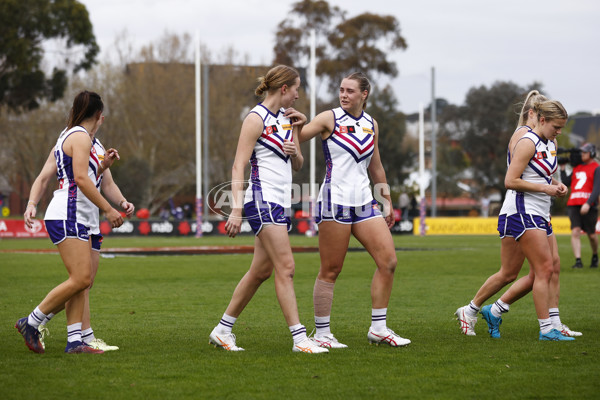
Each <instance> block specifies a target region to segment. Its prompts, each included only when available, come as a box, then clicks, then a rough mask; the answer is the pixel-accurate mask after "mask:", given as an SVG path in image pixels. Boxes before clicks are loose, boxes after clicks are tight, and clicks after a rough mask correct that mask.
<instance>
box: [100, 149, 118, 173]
mask: <svg viewBox="0 0 600 400" xmlns="http://www.w3.org/2000/svg"><path fill="white" fill-rule="evenodd" d="M120 159H121V157H120V156H119V151H118V150H117V149H113V148H112V147H111V148H110V149H108V150H107V151H106V154H104V160H103V161H102V167H103V168H104V169H108V168H110V167H111V166H112V165H113V163H114V162H115V160H120Z"/></svg>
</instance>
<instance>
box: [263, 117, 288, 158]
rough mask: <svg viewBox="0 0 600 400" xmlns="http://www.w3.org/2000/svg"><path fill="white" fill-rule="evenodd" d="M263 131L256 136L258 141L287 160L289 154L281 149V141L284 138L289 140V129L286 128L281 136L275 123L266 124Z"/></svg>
mask: <svg viewBox="0 0 600 400" xmlns="http://www.w3.org/2000/svg"><path fill="white" fill-rule="evenodd" d="M265 131H266V132H263V133H262V134H261V135H260V137H259V138H258V143H259V144H261V145H263V146H264V147H266V148H267V149H269V150H271V151H272V152H273V153H275V154H276V155H277V156H279V157H280V158H281V159H282V160H287V159H288V158H289V156H288V155H287V154H285V153H284V151H283V141H284V139H287V140H291V138H290V137H291V131H290V130H286V131H285V135H284V136H283V137H281V136H280V135H279V133H278V129H277V126H276V125H273V126H267V129H265Z"/></svg>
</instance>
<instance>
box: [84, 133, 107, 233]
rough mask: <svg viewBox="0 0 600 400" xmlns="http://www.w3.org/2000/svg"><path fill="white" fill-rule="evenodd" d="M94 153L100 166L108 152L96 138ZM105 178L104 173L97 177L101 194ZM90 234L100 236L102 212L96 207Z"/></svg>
mask: <svg viewBox="0 0 600 400" xmlns="http://www.w3.org/2000/svg"><path fill="white" fill-rule="evenodd" d="M92 151H93V152H95V153H96V156H97V157H98V165H99V164H100V163H101V162H102V161H104V156H105V154H106V150H104V146H102V143H100V141H99V140H98V139H96V138H95V137H94V140H93V141H92ZM88 172H89V171H88ZM103 176H104V173H102V174H100V175H99V176H96V189H98V192H100V186H101V185H102V178H103ZM90 178H91V176H90ZM94 207H96V206H94ZM89 233H90V234H91V235H99V234H100V210H98V207H96V213H95V214H94V218H93V221H92V223H91V225H90V231H89Z"/></svg>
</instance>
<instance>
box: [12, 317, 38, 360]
mask: <svg viewBox="0 0 600 400" xmlns="http://www.w3.org/2000/svg"><path fill="white" fill-rule="evenodd" d="M15 328H17V330H18V331H19V333H20V334H21V335H23V339H25V344H26V345H27V347H29V350H31V351H34V352H36V353H40V354H41V353H43V352H44V345H43V344H42V342H41V341H40V332H39V331H38V330H37V329H36V328H34V327H33V326H31V325H29V324H28V323H27V317H25V318H21V319H20V320H18V321H17V323H16V324H15Z"/></svg>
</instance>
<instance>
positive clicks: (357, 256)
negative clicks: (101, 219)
mask: <svg viewBox="0 0 600 400" xmlns="http://www.w3.org/2000/svg"><path fill="white" fill-rule="evenodd" d="M395 240H396V246H397V247H398V248H400V249H401V250H400V251H399V252H398V259H399V263H398V269H397V271H396V280H395V284H394V286H395V287H394V292H393V294H392V299H391V303H390V305H389V309H388V326H389V327H391V328H392V329H394V330H395V331H396V332H398V333H399V334H401V335H402V336H404V337H408V338H410V339H411V340H412V344H411V345H410V346H409V347H407V348H389V347H384V346H379V347H376V346H370V345H369V344H368V341H367V339H366V334H367V330H368V327H369V324H370V310H371V306H370V295H369V288H370V281H371V277H372V274H373V268H374V264H373V262H372V260H371V258H370V257H369V256H368V254H367V253H365V252H350V253H348V255H347V258H346V263H345V266H344V270H343V272H342V275H341V276H340V279H339V280H338V283H337V284H336V289H335V300H334V305H333V312H332V315H333V317H332V330H333V332H334V333H335V334H336V336H337V337H338V338H339V339H340V340H341V341H342V342H344V343H346V344H348V345H349V348H348V349H345V350H338V351H331V352H330V353H329V354H322V355H307V354H298V353H292V351H291V348H292V340H291V335H290V334H289V330H288V328H287V326H286V324H285V321H284V319H283V316H282V313H281V311H280V309H279V306H278V303H277V300H276V297H275V291H274V287H273V281H272V279H271V280H269V281H267V282H265V284H263V286H262V287H261V289H260V290H259V291H258V293H257V295H256V296H255V298H254V299H253V300H252V302H251V303H250V304H249V306H248V307H247V308H246V310H245V311H244V312H243V313H242V315H241V316H240V318H239V319H238V322H237V323H236V325H235V327H234V333H236V335H237V338H238V344H239V345H240V346H242V347H244V348H245V349H246V351H245V352H241V353H233V354H232V353H227V352H225V351H222V350H220V349H215V348H213V347H211V346H209V345H208V334H209V333H210V331H211V330H212V328H213V327H214V326H215V325H216V324H217V322H218V321H219V319H220V317H221V315H222V314H223V312H224V310H225V308H226V306H227V304H228V302H229V299H230V297H231V294H232V292H233V289H234V288H235V285H236V284H237V282H238V281H239V279H240V278H241V277H242V275H243V274H244V273H245V272H246V270H247V268H248V265H249V263H250V260H251V255H205V256H154V257H127V256H117V257H115V258H106V259H104V258H103V259H101V260H100V270H99V273H98V276H97V278H96V283H95V286H94V288H93V290H92V295H91V303H92V305H91V307H92V326H93V327H94V331H95V333H96V335H97V336H98V337H101V338H103V339H105V340H106V341H107V342H108V343H109V344H115V345H118V346H120V350H119V351H116V352H108V353H106V354H103V355H66V354H64V353H63V350H64V347H65V344H66V328H65V318H64V313H61V314H59V315H58V316H57V317H55V318H54V320H53V321H52V322H51V323H50V324H49V325H48V326H49V328H50V331H51V334H52V336H51V337H50V338H49V339H48V340H47V341H46V354H43V355H39V354H35V353H33V352H31V351H29V350H28V349H27V348H26V346H25V345H24V343H23V339H22V338H21V336H20V335H19V334H18V332H17V331H16V329H15V328H14V324H15V321H16V320H17V319H18V318H20V317H23V316H25V315H27V314H28V313H29V312H31V310H32V309H33V308H34V307H35V306H36V305H37V304H38V303H39V302H40V301H41V300H42V298H43V296H45V294H46V293H47V292H48V291H49V290H50V289H51V288H52V287H54V286H55V285H56V284H58V283H59V282H61V281H62V280H64V279H65V277H66V271H65V269H64V266H63V265H62V262H61V260H60V258H59V256H58V255H48V254H40V255H32V254H12V253H0V275H1V276H2V279H1V280H0V293H1V295H0V296H1V297H0V298H1V302H0V320H1V321H2V324H0V369H1V371H2V374H1V375H0V399H17V398H39V399H74V398H79V399H111V400H116V399H140V398H143V399H188V398H189V399H229V398H231V399H328V400H332V399H344V400H348V399H367V398H375V399H400V398H419V399H461V400H464V399H483V398H487V399H496V398H498V399H513V398H514V399H542V398H544V399H546V398H551V399H591V398H600V391H599V390H600V340H599V337H598V330H599V328H600V318H599V313H598V312H597V309H598V302H599V298H598V295H599V294H600V290H599V289H600V271H597V270H590V269H589V268H585V269H584V270H577V271H573V270H571V268H570V265H571V264H572V261H573V257H572V254H571V250H570V245H569V237H567V236H559V238H558V241H559V246H560V253H561V257H562V259H563V260H564V263H563V264H564V265H563V268H562V274H561V290H562V293H561V307H560V310H561V317H562V320H563V322H565V323H567V324H568V325H569V326H570V327H571V328H573V329H575V330H579V331H583V333H584V336H583V337H581V338H578V339H577V340H575V341H574V342H539V341H538V339H537V338H538V331H539V327H538V323H537V319H536V316H535V312H534V308H533V302H532V299H531V296H530V295H529V296H527V297H525V298H524V299H522V300H520V301H519V302H517V303H515V304H514V305H513V306H512V307H511V311H510V312H509V313H508V314H506V315H505V317H504V323H503V324H502V326H501V332H502V338H501V339H499V340H494V339H491V338H490V337H489V335H488V334H487V326H486V324H485V321H483V319H481V318H480V320H479V322H478V323H477V326H476V332H477V336H476V337H466V336H463V335H461V334H460V333H459V329H458V324H457V322H456V321H455V319H454V316H453V313H454V311H456V309H457V307H459V306H462V305H464V304H466V303H467V302H468V301H470V300H471V298H472V297H473V295H474V294H475V292H476V290H477V289H478V288H479V286H480V285H481V284H482V283H483V281H484V280H485V279H486V278H487V277H488V276H489V275H490V274H492V273H494V272H496V271H497V269H498V266H499V254H500V252H499V250H500V243H499V240H498V239H497V238H496V237H493V236H459V237H423V238H422V237H413V236H396V237H395ZM251 241H252V238H251V237H240V238H236V239H228V238H218V237H214V238H212V237H206V238H202V239H194V238H189V239H176V238H168V239H164V238H163V239H160V238H157V239H154V238H145V239H144V238H139V239H138V238H131V239H115V238H110V237H109V238H107V239H106V240H105V242H104V245H103V246H104V247H130V246H148V247H150V246H177V245H182V246H189V245H215V244H234V245H241V244H250V243H251ZM316 243H317V241H316V239H315V238H306V237H292V244H293V245H316ZM582 245H583V246H582V247H583V248H584V262H585V263H586V264H587V262H589V258H590V253H589V246H588V245H587V242H585V241H583V243H582ZM351 246H352V247H358V244H357V243H356V242H352V244H351ZM15 248H19V249H25V248H52V245H51V244H50V241H49V240H47V239H46V240H0V250H1V249H15ZM295 260H296V276H295V289H296V294H297V297H298V304H299V311H300V319H301V322H302V323H304V324H305V325H306V327H307V330H308V331H309V332H310V331H311V330H312V328H313V327H314V322H313V315H312V288H313V284H314V280H315V277H316V274H317V271H318V268H319V256H318V254H316V253H314V254H313V253H301V254H296V255H295ZM527 271H528V267H527V266H525V267H524V272H523V273H526V272H527ZM496 298H497V296H496V297H494V298H493V300H495V299H496Z"/></svg>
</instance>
